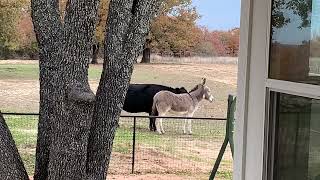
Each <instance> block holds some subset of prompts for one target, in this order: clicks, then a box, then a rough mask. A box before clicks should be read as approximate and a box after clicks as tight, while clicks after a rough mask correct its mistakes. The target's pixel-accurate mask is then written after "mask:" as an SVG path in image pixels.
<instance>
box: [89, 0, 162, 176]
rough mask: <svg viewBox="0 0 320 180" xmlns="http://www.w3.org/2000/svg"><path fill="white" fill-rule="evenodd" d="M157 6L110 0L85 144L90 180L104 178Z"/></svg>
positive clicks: (150, 1) (148, 0)
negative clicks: (101, 66)
mask: <svg viewBox="0 0 320 180" xmlns="http://www.w3.org/2000/svg"><path fill="white" fill-rule="evenodd" d="M160 3H161V1H159V0H140V1H139V0H134V1H132V0H119V1H111V4H110V8H109V9H110V10H109V15H108V24H107V30H106V32H107V36H106V40H105V45H104V47H105V56H104V65H103V67H104V68H103V72H102V76H101V77H102V78H101V80H100V84H99V87H98V91H97V94H96V106H95V110H94V116H93V120H92V126H91V131H90V133H91V134H90V137H89V145H88V162H87V170H88V175H89V177H90V179H92V180H93V179H105V178H106V172H107V170H108V168H109V162H110V157H111V151H112V143H113V139H114V135H115V131H116V128H117V126H118V120H119V117H120V113H121V109H122V106H123V102H124V100H125V95H126V92H127V89H128V86H129V81H130V78H131V74H132V70H133V63H134V62H135V60H136V59H137V57H138V55H139V53H140V52H141V51H142V46H143V44H144V42H145V38H146V36H147V34H148V32H149V26H150V21H151V19H152V18H153V17H154V15H155V13H156V11H157V10H158V8H159V6H160ZM124 9H125V10H124ZM119 12H122V13H119Z"/></svg>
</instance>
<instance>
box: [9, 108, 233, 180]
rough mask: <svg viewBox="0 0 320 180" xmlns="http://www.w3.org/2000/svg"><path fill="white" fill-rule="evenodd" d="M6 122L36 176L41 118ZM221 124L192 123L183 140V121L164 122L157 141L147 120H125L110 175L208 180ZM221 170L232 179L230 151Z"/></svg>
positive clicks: (13, 118) (16, 117) (12, 118)
mask: <svg viewBox="0 0 320 180" xmlns="http://www.w3.org/2000/svg"><path fill="white" fill-rule="evenodd" d="M4 117H5V119H6V122H7V124H8V126H9V128H10V130H11V132H12V134H13V137H14V139H15V142H16V144H17V147H18V149H19V152H20V153H21V156H22V159H23V161H24V163H25V165H26V167H27V171H28V172H29V173H30V174H32V173H33V172H32V171H33V169H34V161H35V148H36V136H37V123H38V116H37V115H8V114H5V115H4ZM134 119H135V123H134ZM221 120H222V119H219V120H212V119H209V118H207V119H205V118H204V119H193V120H192V131H193V133H192V134H184V133H183V124H184V119H174V118H165V119H164V120H163V126H164V130H165V134H162V135H159V134H158V133H157V132H151V131H149V119H148V118H147V117H141V116H139V117H127V116H126V117H121V118H120V121H119V127H118V129H117V132H116V136H115V140H114V145H113V152H112V157H111V162H110V167H109V172H108V173H109V174H115V175H119V174H130V173H135V174H149V173H151V174H184V175H188V174H197V175H199V176H201V175H202V176H203V177H209V176H208V175H209V174H210V172H211V170H212V167H213V164H214V162H215V159H216V158H217V156H218V153H219V150H220V147H221V144H222V143H223V140H224V137H225V126H226V121H221ZM134 127H135V128H134ZM219 169H220V171H219V173H220V176H221V177H225V178H223V179H230V178H231V174H232V156H231V152H230V150H229V148H228V149H227V152H226V153H225V155H224V158H223V161H222V163H221V165H220V168H219ZM199 179H200V178H199Z"/></svg>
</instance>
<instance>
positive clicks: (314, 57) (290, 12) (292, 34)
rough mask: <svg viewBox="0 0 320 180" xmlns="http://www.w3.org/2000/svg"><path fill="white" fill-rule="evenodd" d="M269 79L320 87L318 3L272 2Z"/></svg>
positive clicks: (316, 0) (299, 0) (315, 0)
mask: <svg viewBox="0 0 320 180" xmlns="http://www.w3.org/2000/svg"><path fill="white" fill-rule="evenodd" d="M269 64H270V68H269V77H270V78H272V79H279V80H287V81H293V82H301V83H309V84H320V0H273V3H272V17H271V42H270V63H269Z"/></svg>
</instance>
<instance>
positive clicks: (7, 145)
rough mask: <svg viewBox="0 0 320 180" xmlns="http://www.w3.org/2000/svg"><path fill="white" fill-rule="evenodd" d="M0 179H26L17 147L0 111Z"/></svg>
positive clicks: (26, 175)
mask: <svg viewBox="0 0 320 180" xmlns="http://www.w3.org/2000/svg"><path fill="white" fill-rule="evenodd" d="M0 179H1V180H12V179H19V180H27V179H29V178H28V174H27V172H26V170H25V168H24V165H23V162H22V160H21V157H20V155H19V152H18V149H17V147H16V145H15V143H14V140H13V138H12V135H11V133H10V131H9V129H8V126H7V124H6V122H5V120H4V118H3V116H2V114H1V112H0Z"/></svg>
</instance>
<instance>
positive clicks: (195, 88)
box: [189, 84, 200, 93]
mask: <svg viewBox="0 0 320 180" xmlns="http://www.w3.org/2000/svg"><path fill="white" fill-rule="evenodd" d="M199 85H200V84H197V85H196V86H195V87H194V88H192V89H191V90H190V91H189V93H191V92H193V91H195V90H197V89H198V87H199Z"/></svg>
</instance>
